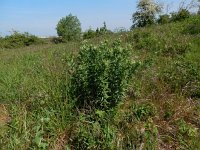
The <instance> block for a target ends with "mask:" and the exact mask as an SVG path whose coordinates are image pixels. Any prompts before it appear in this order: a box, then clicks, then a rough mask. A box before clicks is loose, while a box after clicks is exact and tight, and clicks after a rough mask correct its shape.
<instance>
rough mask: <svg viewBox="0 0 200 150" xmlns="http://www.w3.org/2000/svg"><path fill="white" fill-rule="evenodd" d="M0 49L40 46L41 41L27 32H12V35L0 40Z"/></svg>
mask: <svg viewBox="0 0 200 150" xmlns="http://www.w3.org/2000/svg"><path fill="white" fill-rule="evenodd" d="M0 41H1V42H0V47H2V48H20V47H25V46H30V45H36V44H42V43H43V41H42V40H41V39H39V38H38V37H36V36H34V35H31V34H29V33H28V32H25V33H19V32H17V31H13V34H11V35H10V36H6V37H5V38H1V39H0Z"/></svg>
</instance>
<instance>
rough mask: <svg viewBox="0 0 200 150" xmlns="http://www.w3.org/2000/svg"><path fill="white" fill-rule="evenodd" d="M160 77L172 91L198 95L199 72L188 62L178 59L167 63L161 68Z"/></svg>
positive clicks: (199, 92)
mask: <svg viewBox="0 0 200 150" xmlns="http://www.w3.org/2000/svg"><path fill="white" fill-rule="evenodd" d="M160 79H161V80H163V81H164V82H165V83H167V84H168V86H169V87H170V89H171V91H172V92H176V93H182V94H184V95H186V96H189V97H200V74H199V72H198V68H196V67H195V66H194V65H193V64H192V63H190V62H187V61H185V60H182V59H180V60H176V61H174V62H171V63H169V64H168V65H167V66H166V67H165V68H164V69H163V70H162V72H161V74H160Z"/></svg>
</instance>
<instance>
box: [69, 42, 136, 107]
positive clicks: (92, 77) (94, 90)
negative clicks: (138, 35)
mask: <svg viewBox="0 0 200 150" xmlns="http://www.w3.org/2000/svg"><path fill="white" fill-rule="evenodd" d="M75 63H76V65H75V70H74V73H73V74H72V79H71V85H70V86H71V87H70V95H71V98H72V99H74V100H76V103H77V106H78V107H94V108H100V109H109V108H112V107H114V106H116V105H117V104H118V102H119V101H121V100H122V97H123V96H124V93H125V90H126V87H127V84H128V81H129V79H130V77H131V76H132V73H133V71H134V70H135V69H136V66H137V64H134V63H133V62H132V61H131V58H130V51H129V50H128V49H127V48H123V47H122V46H121V43H120V42H119V41H115V42H114V43H112V44H111V46H109V44H108V42H104V43H101V44H100V45H99V46H93V45H87V44H85V45H83V46H82V48H81V50H80V53H79V55H78V58H77V59H76V62H75Z"/></svg>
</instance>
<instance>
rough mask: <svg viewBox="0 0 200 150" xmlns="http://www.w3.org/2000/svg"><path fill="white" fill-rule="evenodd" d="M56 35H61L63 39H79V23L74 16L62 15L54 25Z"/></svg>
mask: <svg viewBox="0 0 200 150" xmlns="http://www.w3.org/2000/svg"><path fill="white" fill-rule="evenodd" d="M56 30H57V33H58V36H61V37H62V39H63V41H72V40H79V39H80V37H81V23H80V21H79V19H78V18H77V17H76V16H72V14H69V15H68V16H66V17H63V18H62V19H61V20H60V21H59V22H58V24H57V27H56Z"/></svg>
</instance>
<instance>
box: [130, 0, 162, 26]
mask: <svg viewBox="0 0 200 150" xmlns="http://www.w3.org/2000/svg"><path fill="white" fill-rule="evenodd" d="M137 9H138V11H136V12H135V13H134V14H133V15H132V20H133V26H132V28H135V27H145V26H147V25H151V24H154V23H155V22H156V15H157V14H158V13H159V12H161V6H160V5H159V4H157V3H155V2H154V1H153V0H140V1H139V2H138V5H137Z"/></svg>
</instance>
